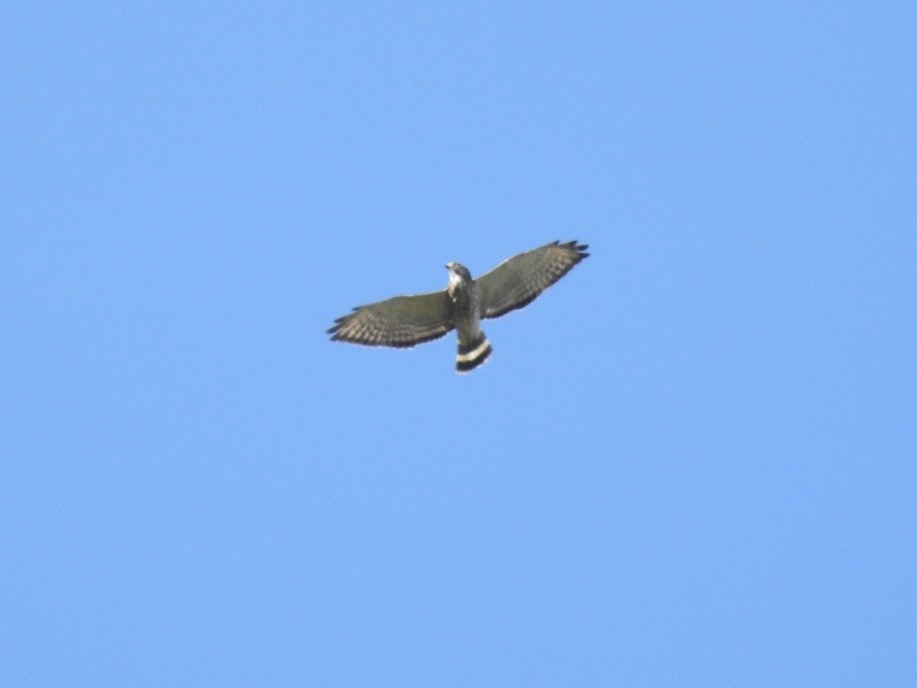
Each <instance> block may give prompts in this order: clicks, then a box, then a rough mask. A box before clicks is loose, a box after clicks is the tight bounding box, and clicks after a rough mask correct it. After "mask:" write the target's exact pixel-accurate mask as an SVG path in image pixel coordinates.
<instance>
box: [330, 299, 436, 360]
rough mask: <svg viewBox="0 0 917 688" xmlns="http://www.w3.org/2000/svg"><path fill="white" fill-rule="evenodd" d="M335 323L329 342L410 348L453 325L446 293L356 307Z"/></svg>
mask: <svg viewBox="0 0 917 688" xmlns="http://www.w3.org/2000/svg"><path fill="white" fill-rule="evenodd" d="M353 311H354V312H353V313H350V314H348V315H345V316H343V317H340V318H338V319H337V320H335V321H334V322H335V324H334V326H333V327H331V328H330V329H329V330H328V333H329V334H331V335H332V337H331V339H332V341H342V342H352V343H354V344H366V345H368V346H397V347H409V346H414V345H415V344H420V343H421V342H428V341H430V340H431V339H436V338H438V337H442V336H443V335H444V334H446V333H447V332H449V330H451V329H452V328H453V327H454V325H453V323H452V317H451V314H450V309H449V299H448V297H447V296H446V292H445V291H438V292H434V293H432V294H420V295H417V296H396V297H395V298H393V299H388V300H386V301H380V302H378V303H370V304H368V305H366V306H358V307H357V308H354V309H353Z"/></svg>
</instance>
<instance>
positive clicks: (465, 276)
mask: <svg viewBox="0 0 917 688" xmlns="http://www.w3.org/2000/svg"><path fill="white" fill-rule="evenodd" d="M446 270H448V271H449V282H450V283H455V282H470V281H471V273H470V272H468V268H466V267H465V266H464V265H462V264H461V263H446Z"/></svg>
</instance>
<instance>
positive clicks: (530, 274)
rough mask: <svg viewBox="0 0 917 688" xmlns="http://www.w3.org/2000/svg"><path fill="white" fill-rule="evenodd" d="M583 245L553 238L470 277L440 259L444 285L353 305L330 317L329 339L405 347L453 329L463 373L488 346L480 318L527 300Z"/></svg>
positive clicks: (574, 259) (581, 254) (582, 254)
mask: <svg viewBox="0 0 917 688" xmlns="http://www.w3.org/2000/svg"><path fill="white" fill-rule="evenodd" d="M587 248H589V246H588V245H586V244H583V245H578V244H577V243H576V241H569V242H567V243H565V244H561V243H560V242H558V241H554V242H551V243H550V244H546V245H544V246H542V247H540V248H536V249H532V250H531V251H526V252H525V253H520V254H519V255H517V256H513V257H512V258H509V259H507V260H505V261H503V262H502V263H500V264H499V265H498V266H497V267H495V268H494V269H493V270H491V271H490V272H488V273H487V274H485V275H483V276H482V277H479V278H478V279H476V280H475V279H472V277H471V273H470V272H469V271H468V268H466V267H465V266H464V265H461V264H459V263H446V269H447V270H448V271H449V283H448V285H447V286H446V288H445V290H443V291H437V292H433V293H431V294H419V295H412V296H396V297H394V298H392V299H388V300H386V301H379V302H378V303H370V304H368V305H366V306H358V307H356V308H354V309H353V313H349V314H348V315H345V316H343V317H340V318H338V319H337V320H335V324H334V326H333V327H331V328H329V329H328V333H329V334H331V335H332V336H331V340H332V341H342V342H351V343H353V344H365V345H367V346H394V347H401V348H406V347H411V346H414V345H415V344H420V343H421V342H428V341H430V340H432V339H438V338H439V337H442V336H443V335H445V334H447V333H448V332H449V331H450V330H453V329H454V330H456V331H457V334H458V355H457V356H456V359H455V369H456V371H457V372H459V373H467V372H469V371H471V370H473V369H474V368H476V367H478V366H479V365H481V364H482V363H484V361H486V360H487V358H488V357H489V356H490V354H491V351H492V349H491V346H490V342H489V341H488V340H487V337H485V336H484V332H483V331H482V330H481V320H482V319H484V318H499V317H500V316H501V315H503V314H505V313H509V312H510V311H512V310H515V309H517V308H522V307H523V306H525V305H528V304H529V303H531V302H532V301H533V300H534V299H535V297H536V296H538V295H539V294H540V293H541V292H543V291H544V290H545V289H547V288H548V287H550V286H551V285H552V284H554V283H555V282H556V281H557V280H559V279H560V278H561V277H563V276H564V275H566V274H567V273H568V272H569V271H570V270H571V269H572V268H573V266H574V265H576V264H577V263H579V262H580V261H581V260H583V259H584V258H586V257H587V256H588V255H589V254H588V253H586V249H587Z"/></svg>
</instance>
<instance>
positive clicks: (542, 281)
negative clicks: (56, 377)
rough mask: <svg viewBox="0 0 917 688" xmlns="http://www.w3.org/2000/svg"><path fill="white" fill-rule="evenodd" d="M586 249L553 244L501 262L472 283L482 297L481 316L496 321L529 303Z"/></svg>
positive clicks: (581, 255)
mask: <svg viewBox="0 0 917 688" xmlns="http://www.w3.org/2000/svg"><path fill="white" fill-rule="evenodd" d="M587 248H589V246H587V245H585V244H583V245H577V243H576V242H575V241H569V242H567V243H566V244H561V243H560V242H558V241H554V242H552V243H550V244H547V245H545V246H542V247H541V248H536V249H533V250H531V251H526V252H525V253H520V254H519V255H518V256H513V257H512V258H510V259H508V260H504V261H503V262H502V263H500V264H499V265H498V266H497V267H495V268H494V269H493V270H491V271H490V272H488V273H487V274H486V275H483V276H482V277H480V278H479V279H477V280H475V282H477V284H478V286H480V287H481V292H482V294H483V297H484V298H483V305H484V308H483V316H484V317H485V318H497V317H499V316H501V315H503V314H504V313H508V312H509V311H511V310H515V309H516V308H522V307H523V306H525V305H526V304H529V303H531V302H532V301H533V300H534V299H535V297H536V296H538V295H539V294H540V293H541V292H543V291H544V290H545V289H547V288H548V287H550V286H551V285H552V284H554V283H555V282H556V281H557V280H559V279H560V278H561V277H563V276H564V275H566V274H567V273H568V272H570V270H571V269H572V268H573V266H574V265H576V264H577V263H579V262H580V261H581V260H582V259H583V258H585V257H587V256H588V255H589V254H588V253H586V252H585V251H586V249H587Z"/></svg>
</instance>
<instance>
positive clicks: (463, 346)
mask: <svg viewBox="0 0 917 688" xmlns="http://www.w3.org/2000/svg"><path fill="white" fill-rule="evenodd" d="M492 351H493V349H491V348H490V342H489V341H487V337H485V336H484V333H483V332H481V333H480V334H478V337H477V339H475V340H474V341H473V342H471V343H464V342H462V341H461V340H459V344H458V355H457V356H456V357H455V372H457V373H460V374H463V373H469V372H471V371H472V370H474V369H475V368H477V367H478V366H479V365H481V364H482V363H483V362H484V361H486V360H487V359H488V357H489V356H490V354H491V352H492Z"/></svg>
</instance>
